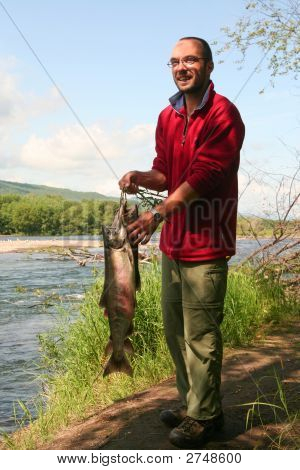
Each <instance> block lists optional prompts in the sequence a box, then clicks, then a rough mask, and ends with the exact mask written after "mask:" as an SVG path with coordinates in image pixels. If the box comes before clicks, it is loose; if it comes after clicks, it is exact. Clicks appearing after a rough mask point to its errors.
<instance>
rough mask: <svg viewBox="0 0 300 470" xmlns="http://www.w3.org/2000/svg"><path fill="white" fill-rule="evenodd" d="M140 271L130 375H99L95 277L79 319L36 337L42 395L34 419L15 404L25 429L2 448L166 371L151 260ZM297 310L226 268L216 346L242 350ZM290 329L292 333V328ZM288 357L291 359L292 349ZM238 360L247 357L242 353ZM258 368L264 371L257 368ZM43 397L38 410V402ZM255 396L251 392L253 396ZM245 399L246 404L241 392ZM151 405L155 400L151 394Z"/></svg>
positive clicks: (155, 267)
mask: <svg viewBox="0 0 300 470" xmlns="http://www.w3.org/2000/svg"><path fill="white" fill-rule="evenodd" d="M141 274H142V289H141V291H140V292H138V296H137V308H136V312H135V319H134V323H135V332H134V334H133V335H132V337H131V339H132V345H133V349H134V351H135V355H134V357H133V359H132V361H133V362H132V365H133V369H134V377H133V378H129V377H127V376H124V375H123V374H119V375H117V374H116V375H115V376H111V377H108V378H107V379H106V378H105V379H103V378H102V371H103V366H104V364H105V361H106V358H105V354H104V350H105V345H106V343H107V338H108V337H109V328H108V322H107V320H106V319H105V317H104V316H103V315H99V307H98V300H99V296H100V294H101V291H102V284H103V279H102V278H101V277H99V278H98V279H97V281H96V283H95V284H94V285H93V286H92V288H91V289H90V290H89V291H88V292H86V295H85V298H84V301H83V303H82V304H81V308H80V310H81V315H80V317H79V318H78V319H77V320H76V321H75V322H71V323H69V322H68V321H67V322H65V323H64V324H62V325H59V324H57V325H56V328H54V329H53V331H49V332H48V333H47V334H46V335H45V334H44V335H42V336H40V350H41V351H42V353H41V354H42V358H43V362H42V363H41V366H42V367H43V368H44V369H46V368H47V371H48V372H47V376H46V375H44V376H43V380H44V385H43V396H42V397H41V398H40V399H37V400H36V402H35V410H36V413H35V416H34V417H32V416H31V415H30V413H29V412H28V410H27V407H26V406H24V407H23V408H22V409H23V416H20V419H19V422H20V423H23V425H24V424H28V423H30V426H28V427H26V428H23V429H22V430H20V431H18V432H16V433H14V434H13V435H8V436H6V438H5V445H6V446H7V447H9V448H15V449H34V448H43V447H44V446H47V445H49V443H50V445H51V441H52V440H53V436H56V435H57V434H58V433H59V432H60V431H61V430H62V429H66V428H67V427H68V426H70V425H72V424H73V423H74V422H80V421H82V420H85V419H86V417H88V416H90V415H91V414H93V413H94V411H95V410H96V409H97V410H98V411H99V410H100V409H101V410H104V409H105V408H107V407H108V406H110V405H113V403H116V402H117V403H120V400H122V399H126V398H128V397H129V396H131V395H134V394H135V393H137V392H141V391H142V390H146V389H148V388H149V387H152V386H155V385H157V384H158V383H160V382H161V381H163V380H164V379H167V378H168V377H170V376H172V373H173V365H172V361H171V359H170V357H169V354H168V351H167V348H166V343H165V338H164V334H163V325H162V319H161V316H162V315H161V310H160V301H161V295H160V274H161V273H160V265H159V263H153V264H151V269H149V268H148V267H147V268H146V267H145V268H144V269H142V273H141ZM297 311H298V307H297V305H296V303H295V302H294V301H293V300H292V299H288V298H285V295H284V292H283V291H282V289H281V288H280V286H278V285H275V284H274V283H273V282H270V281H269V280H268V279H265V278H264V277H259V278H258V277H257V276H253V273H251V272H248V271H247V270H246V271H242V270H239V271H231V273H230V275H229V278H228V291H227V297H226V301H225V315H224V321H223V325H222V331H223V338H224V344H225V345H226V346H227V348H230V349H231V348H232V347H241V346H242V347H244V348H246V346H247V347H248V346H249V344H250V343H251V342H252V341H253V340H254V339H258V338H260V339H261V340H263V338H264V337H265V335H266V334H267V333H268V332H270V330H271V329H273V327H274V325H279V324H281V322H282V321H283V320H284V321H285V322H286V321H288V320H292V319H295V318H296V317H295V316H296V312H297ZM292 331H293V333H294V328H293V327H292ZM266 349H267V351H268V348H266ZM269 352H270V351H269ZM293 356H296V354H295V352H294V351H293V354H291V357H293ZM271 357H273V352H271ZM245 359H246V362H247V357H245ZM256 359H257V358H256ZM256 359H255V360H254V362H256ZM253 364H254V363H253ZM253 367H255V365H253V366H252V365H251V370H253ZM262 372H263V373H264V375H265V372H266V371H265V369H264V368H262ZM240 375H241V374H240V371H235V373H234V374H233V377H234V380H237V379H236V378H237V377H240ZM275 379H276V378H275ZM245 389H247V386H246V388H245ZM253 395H254V394H253ZM45 398H47V407H46V408H44V406H42V404H43V403H45ZM256 398H257V397H256V394H255V397H254V398H253V400H255V399H256ZM246 402H247V403H249V402H250V399H249V397H247V400H246ZM243 403H244V401H243ZM152 405H153V406H157V405H159V403H157V400H156V399H154V402H151V406H152ZM156 409H157V408H156ZM229 411H230V412H231V410H227V411H226V412H227V415H228V414H229ZM100 419H101V420H102V416H101V418H100ZM158 424H159V423H158ZM155 426H156V424H155ZM121 427H122V426H120V428H121ZM104 429H105V430H106V425H105V427H104ZM99 441H101V439H99ZM67 445H68V444H67ZM83 445H84V444H83ZM141 445H143V444H141Z"/></svg>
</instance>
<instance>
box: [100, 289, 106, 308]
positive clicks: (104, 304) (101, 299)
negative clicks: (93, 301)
mask: <svg viewBox="0 0 300 470" xmlns="http://www.w3.org/2000/svg"><path fill="white" fill-rule="evenodd" d="M105 294H106V289H103V292H102V294H101V297H100V300H99V305H100V307H106V295H105Z"/></svg>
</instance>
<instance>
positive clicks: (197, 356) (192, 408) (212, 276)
mask: <svg viewBox="0 0 300 470" xmlns="http://www.w3.org/2000/svg"><path fill="white" fill-rule="evenodd" d="M227 272H228V266H227V261H226V259H218V260H211V261H200V262H186V261H178V260H171V259H169V258H168V257H167V256H166V255H164V254H162V310H163V321H164V329H165V335H166V340H167V344H168V347H169V350H170V353H171V356H172V358H173V361H174V363H175V366H176V383H177V388H178V391H179V394H180V396H181V399H182V402H183V404H184V405H186V406H187V415H188V416H191V417H192V418H194V419H201V420H205V419H211V418H213V417H215V416H218V415H219V414H220V412H221V410H222V405H221V397H220V385H221V368H222V355H223V343H222V335H221V331H220V325H221V322H222V319H223V307H224V298H225V294H226V286H227Z"/></svg>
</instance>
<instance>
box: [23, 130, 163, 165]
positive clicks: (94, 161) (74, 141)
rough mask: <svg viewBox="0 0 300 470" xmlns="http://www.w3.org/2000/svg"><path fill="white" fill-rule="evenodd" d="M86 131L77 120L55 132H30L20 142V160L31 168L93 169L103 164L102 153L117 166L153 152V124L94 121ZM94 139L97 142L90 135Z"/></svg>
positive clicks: (136, 160)
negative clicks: (109, 125)
mask: <svg viewBox="0 0 300 470" xmlns="http://www.w3.org/2000/svg"><path fill="white" fill-rule="evenodd" d="M86 131H87V132H85V131H84V130H83V129H82V127H81V126H79V125H78V124H75V125H72V126H67V127H64V128H61V129H60V130H59V131H58V132H57V133H56V134H55V135H53V136H51V137H48V138H42V137H39V136H37V135H35V134H34V135H32V136H31V137H30V138H29V139H28V141H27V142H26V143H25V144H24V145H23V146H22V148H21V152H20V162H21V164H22V165H23V166H26V167H30V168H33V169H43V170H44V171H48V170H51V171H53V170H58V171H63V172H67V171H69V170H79V169H82V171H83V172H86V171H88V173H91V172H92V171H93V165H94V167H95V165H99V163H101V166H105V161H104V159H103V157H102V155H104V157H105V159H107V160H108V161H109V163H110V164H111V166H113V167H115V168H116V170H118V169H119V168H120V167H123V166H124V164H125V166H126V164H127V165H128V164H130V163H134V162H136V163H138V160H141V158H145V157H146V158H147V157H148V156H149V157H153V155H154V132H155V126H154V125H152V124H138V125H135V126H134V127H132V128H131V129H129V130H127V129H124V128H120V127H118V128H110V129H107V128H104V126H101V125H100V124H99V123H95V124H93V125H91V126H89V127H87V128H86ZM88 135H90V136H91V138H92V140H93V141H94V142H95V143H96V146H97V147H98V149H99V150H100V152H101V153H100V152H98V150H97V148H96V147H95V145H94V144H93V142H92V141H91V140H90V139H89V137H88Z"/></svg>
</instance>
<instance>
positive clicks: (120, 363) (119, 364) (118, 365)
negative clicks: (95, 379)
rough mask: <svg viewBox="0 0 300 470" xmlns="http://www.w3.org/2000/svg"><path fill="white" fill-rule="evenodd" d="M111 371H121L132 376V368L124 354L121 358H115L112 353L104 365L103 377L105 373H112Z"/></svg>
mask: <svg viewBox="0 0 300 470" xmlns="http://www.w3.org/2000/svg"><path fill="white" fill-rule="evenodd" d="M113 372H123V373H124V374H127V375H129V376H130V377H132V375H133V370H132V367H131V365H130V364H129V361H128V359H127V358H126V356H125V355H124V356H123V357H122V359H121V360H116V359H115V358H114V356H113V355H112V356H111V357H110V359H109V361H108V363H107V364H106V366H105V367H104V372H103V377H106V376H107V375H109V374H112V373H113Z"/></svg>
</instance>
